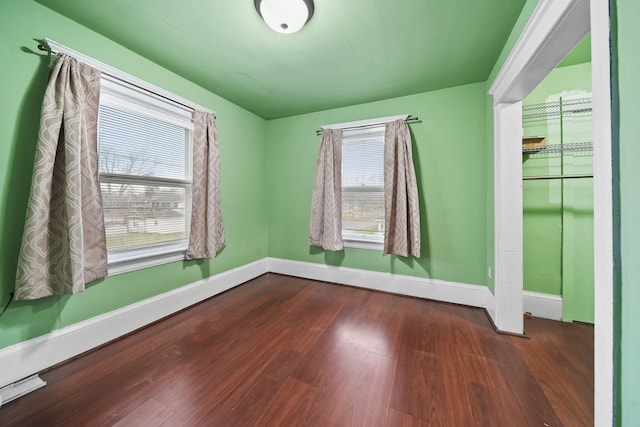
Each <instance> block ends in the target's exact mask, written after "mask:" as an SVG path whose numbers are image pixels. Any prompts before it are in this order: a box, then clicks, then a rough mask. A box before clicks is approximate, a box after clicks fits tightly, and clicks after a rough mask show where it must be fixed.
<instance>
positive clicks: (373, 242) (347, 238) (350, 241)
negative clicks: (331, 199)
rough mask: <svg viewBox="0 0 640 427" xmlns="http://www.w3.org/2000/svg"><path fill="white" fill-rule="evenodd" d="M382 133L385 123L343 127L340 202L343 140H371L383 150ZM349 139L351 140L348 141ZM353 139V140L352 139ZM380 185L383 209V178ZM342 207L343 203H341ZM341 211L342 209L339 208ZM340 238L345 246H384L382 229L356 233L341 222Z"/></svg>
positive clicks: (377, 249)
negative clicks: (373, 231)
mask: <svg viewBox="0 0 640 427" xmlns="http://www.w3.org/2000/svg"><path fill="white" fill-rule="evenodd" d="M384 134H385V123H373V124H368V125H365V126H361V127H354V128H345V129H343V133H342V150H343V151H342V154H343V157H342V165H341V167H342V178H343V182H342V183H341V189H342V195H341V203H343V201H344V194H345V191H344V188H345V185H344V146H345V142H347V143H351V144H355V143H357V142H356V141H358V142H371V141H374V140H375V141H376V142H380V143H381V144H382V148H383V150H384ZM349 140H351V141H349ZM354 140H355V141H354ZM381 172H382V174H383V175H384V162H383V165H382V171H381ZM381 187H382V194H383V201H382V208H383V210H384V180H383V184H382V185H381ZM342 206H343V207H344V205H342ZM341 212H342V213H344V212H343V210H342V209H341ZM383 220H384V218H383ZM341 233H342V240H343V245H344V246H345V247H347V248H357V249H367V250H375V251H382V250H383V247H384V229H383V231H382V234H376V235H370V234H365V233H358V232H355V231H354V230H349V229H346V230H345V227H344V223H343V224H342V229H341Z"/></svg>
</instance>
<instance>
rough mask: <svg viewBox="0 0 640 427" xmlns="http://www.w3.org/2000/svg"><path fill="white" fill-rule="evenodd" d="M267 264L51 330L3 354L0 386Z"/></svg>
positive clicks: (240, 280)
mask: <svg viewBox="0 0 640 427" xmlns="http://www.w3.org/2000/svg"><path fill="white" fill-rule="evenodd" d="M267 267H268V262H267V259H266V258H265V259H261V260H259V261H255V262H253V263H250V264H247V265H243V266H240V267H237V268H234V269H231V270H229V271H225V272H224V273H220V274H216V275H215V276H211V277H209V278H207V279H204V280H200V281H198V282H195V283H192V284H190V285H186V286H182V287H180V288H178V289H174V290H172V291H169V292H166V293H163V294H161V295H157V296H154V297H151V298H148V299H146V300H143V301H140V302H137V303H134V304H131V305H128V306H126V307H122V308H120V309H117V310H114V311H111V312H109V313H105V314H102V315H99V316H96V317H93V318H91V319H87V320H85V321H82V322H79V323H76V324H74V325H71V326H67V327H65V328H62V329H58V330H55V331H52V332H50V333H48V334H46V335H43V336H40V337H37V338H34V339H31V340H28V341H24V342H21V343H18V344H15V345H12V346H9V347H6V348H4V349H2V350H0V366H1V367H2V369H0V387H3V386H5V385H9V384H12V383H14V382H15V381H18V380H20V379H22V378H25V377H28V376H30V375H33V374H36V373H38V372H40V371H42V370H43V369H46V368H49V367H51V366H54V365H56V364H58V363H60V362H62V361H64V360H67V359H70V358H72V357H74V356H77V355H79V354H82V353H84V352H86V351H88V350H91V349H93V348H96V347H98V346H100V345H103V344H106V343H108V342H109V341H112V340H114V339H116V338H119V337H121V336H123V335H125V334H128V333H130V332H133V331H135V330H136V329H139V328H141V327H143V326H146V325H148V324H150V323H153V322H155V321H157V320H159V319H162V318H163V317H166V316H169V315H170V314H173V313H175V312H177V311H180V310H182V309H184V308H186V307H189V306H191V305H193V304H196V303H198V302H200V301H203V300H205V299H207V298H210V297H212V296H214V295H217V294H219V293H221V292H224V291H226V290H228V289H231V288H233V287H235V286H237V285H240V284H242V283H244V282H246V281H248V280H251V279H254V278H256V277H258V276H260V275H262V274H264V273H266V272H267Z"/></svg>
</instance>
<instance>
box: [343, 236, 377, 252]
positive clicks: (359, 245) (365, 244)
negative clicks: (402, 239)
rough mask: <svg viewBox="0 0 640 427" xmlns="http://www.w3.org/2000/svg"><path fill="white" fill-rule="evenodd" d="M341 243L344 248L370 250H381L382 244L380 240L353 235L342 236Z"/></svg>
mask: <svg viewBox="0 0 640 427" xmlns="http://www.w3.org/2000/svg"><path fill="white" fill-rule="evenodd" d="M343 243H344V247H345V248H355V249H367V250H371V251H382V249H383V246H384V245H383V243H382V242H376V241H373V240H365V239H358V238H354V237H343Z"/></svg>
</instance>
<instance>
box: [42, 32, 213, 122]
mask: <svg viewBox="0 0 640 427" xmlns="http://www.w3.org/2000/svg"><path fill="white" fill-rule="evenodd" d="M44 41H45V42H46V44H47V45H49V47H50V48H51V50H53V51H54V52H58V53H64V54H65V55H69V56H71V57H73V58H76V59H77V60H79V61H81V62H84V63H85V64H87V65H91V66H92V67H93V68H96V69H98V70H100V71H102V72H103V73H105V74H108V75H109V76H111V77H115V78H116V79H119V80H122V81H124V82H127V83H130V84H132V85H134V86H138V87H139V88H142V89H144V90H147V91H149V92H153V93H154V94H156V95H158V96H161V97H162V98H166V99H170V100H172V101H174V102H177V103H178V104H182V105H184V106H186V107H189V108H192V109H194V110H201V111H205V112H208V113H211V114H213V115H214V116H215V115H216V113H215V111H213V110H211V109H210V108H207V107H203V106H202V105H199V104H196V103H195V102H193V101H190V100H188V99H186V98H182V97H180V96H178V95H176V94H175V93H172V92H169V91H168V90H165V89H162V88H161V87H158V86H156V85H153V84H151V83H149V82H146V81H144V80H142V79H139V78H137V77H135V76H132V75H131V74H128V73H125V72H124V71H121V70H118V69H117V68H114V67H112V66H110V65H107V64H105V63H104V62H100V61H98V60H97V59H94V58H92V57H90V56H88V55H85V54H84V53H80V52H78V51H76V50H73V49H71V48H70V47H67V46H65V45H63V44H60V43H58V42H56V41H54V40H51V39H47V38H45V39H44Z"/></svg>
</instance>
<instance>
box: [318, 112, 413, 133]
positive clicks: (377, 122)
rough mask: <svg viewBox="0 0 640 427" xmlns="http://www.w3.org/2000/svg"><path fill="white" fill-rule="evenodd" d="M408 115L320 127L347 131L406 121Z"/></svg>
mask: <svg viewBox="0 0 640 427" xmlns="http://www.w3.org/2000/svg"><path fill="white" fill-rule="evenodd" d="M407 117H409V114H400V115H397V116H387V117H378V118H376V119H365V120H355V121H353V122H343V123H334V124H332V125H322V126H320V127H321V128H322V129H348V128H355V127H362V126H373V125H383V124H385V123H389V122H393V121H396V120H400V119H402V120H406V119H407Z"/></svg>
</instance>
